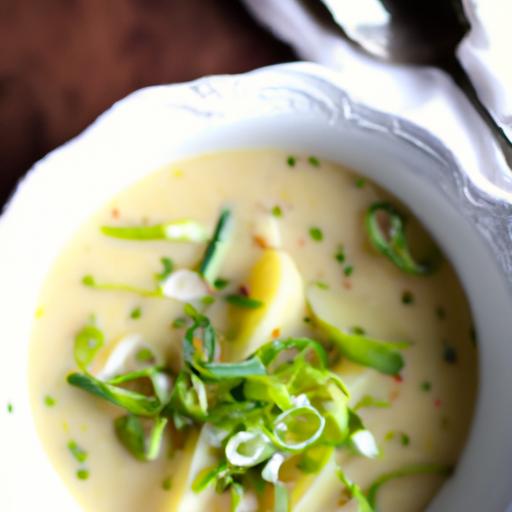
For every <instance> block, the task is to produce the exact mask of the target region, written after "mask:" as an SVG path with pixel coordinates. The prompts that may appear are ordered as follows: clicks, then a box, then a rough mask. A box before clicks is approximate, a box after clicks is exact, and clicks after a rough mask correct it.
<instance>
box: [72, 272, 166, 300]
mask: <svg viewBox="0 0 512 512" xmlns="http://www.w3.org/2000/svg"><path fill="white" fill-rule="evenodd" d="M82 284H83V285H84V286H87V287H88V288H93V289H95V290H103V291H111V292H128V293H135V294H136V295H140V296H141V297H163V295H162V292H161V291H160V289H159V288H157V289H155V290H147V289H144V288H139V287H137V286H132V285H129V284H124V283H98V282H97V281H96V279H95V278H94V277H93V276H92V275H90V274H89V275H86V276H84V277H83V278H82Z"/></svg>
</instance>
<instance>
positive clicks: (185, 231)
mask: <svg viewBox="0 0 512 512" xmlns="http://www.w3.org/2000/svg"><path fill="white" fill-rule="evenodd" d="M101 232H102V233H103V234H104V235H107V236H110V237H113V238H121V239H124V240H138V241H145V240H170V241H172V242H204V241H206V240H207V239H208V234H207V233H206V230H205V229H204V227H203V226H201V224H199V223H198V222H195V221H193V220H179V221H174V222H166V223H165V224H155V225H153V226H126V227H125V226H102V227H101Z"/></svg>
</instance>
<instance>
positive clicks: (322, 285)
mask: <svg viewBox="0 0 512 512" xmlns="http://www.w3.org/2000/svg"><path fill="white" fill-rule="evenodd" d="M315 285H316V286H317V287H318V288H320V289H321V290H328V289H329V285H328V284H327V283H325V282H324V281H316V282H315Z"/></svg>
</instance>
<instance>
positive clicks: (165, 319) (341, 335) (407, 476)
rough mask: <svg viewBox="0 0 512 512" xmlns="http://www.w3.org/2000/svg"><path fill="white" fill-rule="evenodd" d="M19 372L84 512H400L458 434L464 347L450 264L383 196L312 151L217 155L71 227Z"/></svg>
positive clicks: (456, 444)
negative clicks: (26, 373) (25, 368)
mask: <svg viewBox="0 0 512 512" xmlns="http://www.w3.org/2000/svg"><path fill="white" fill-rule="evenodd" d="M406 220H407V222H405V221H406ZM187 304H188V306H187ZM132 372H138V373H135V374H134V373H132ZM30 384H31V393H32V399H33V411H34V418H35V422H36V424H37V428H38V431H39V434H40V437H41V440H42V442H43V444H44V447H45V449H46V451H47V452H48V455H49V457H50V458H51V460H52V461H53V463H54V466H55V468H56V470H57V471H58V472H59V474H60V475H61V476H62V478H63V480H64V481H65V484H66V485H67V486H68V488H69V489H70V490H71V491H72V493H73V494H74V495H75V496H76V499H77V501H78V502H79V503H80V504H81V506H82V507H83V509H84V510H88V511H94V512H140V511H141V510H148V511H152V512H177V511H180V512H185V511H186V512H190V511H193V510H197V511H203V510H211V511H215V510H219V511H220V510H229V507H231V506H232V507H233V509H232V510H238V511H246V512H248V511H260V510H261V511H267V510H269V511H270V510H276V511H285V510H296V511H304V512H306V511H307V512H311V511H314V510H319V511H320V510H322V511H323V510H346V511H348V510H361V511H371V510H374V509H375V510H376V507H377V505H378V507H379V510H381V511H389V512H400V511H403V512H405V511H419V510H423V509H424V508H425V507H426V505H427V504H428V502H429V501H430V500H431V498H432V497H433V495H434V494H435V492H436V491H437V490H438V488H439V486H440V485H441V484H442V483H443V481H445V479H446V478H447V477H448V475H449V473H450V471H452V470H453V469H454V467H455V464H456V462H457V458H458V456H459V454H460V451H461V449H462V447H463V445H464V441H465V438H466V434H467V432H468V428H469V425H470V421H471V415H472V409H473V403H474V397H475V388H476V348H475V340H474V335H473V334H472V324H471V317H470V313H469V309H468V305H467V302H466V299H465V297H464V293H463V291H462V288H461V286H460V284H459V282H458V280H457V277H456V275H455V273H454V271H453V269H452V268H451V266H450V264H449V262H447V261H446V260H444V259H443V258H442V257H441V255H440V254H439V252H438V250H437V249H436V248H435V245H434V243H433V242H432V241H431V240H430V238H429V237H428V235H427V234H426V233H425V232H424V231H423V229H422V228H421V226H420V225H419V223H418V222H417V221H415V220H414V218H412V215H411V214H410V212H408V211H407V209H405V208H404V207H403V206H402V205H400V204H399V203H398V202H397V201H396V200H395V199H394V198H392V197H391V196H389V194H387V193H385V192H384V191H383V190H381V189H380V188H379V187H377V186H376V185H374V184H373V183H370V182H369V181H368V180H365V179H362V178H361V177H359V176H357V175H355V174H354V173H352V172H349V171H348V170H345V169H343V168H340V167H339V166H338V165H334V164H331V163H328V162H326V161H322V160H319V159H317V158H316V157H314V156H308V155H304V156H299V155H287V154H285V153H282V152H278V151H240V152H227V153H219V154H212V155H207V156H203V157H200V158H194V159H191V160H186V161H183V162H179V163H176V164H172V165H170V166H168V167H166V168H164V169H162V170H160V171H158V172H156V173H154V174H151V175H149V176H148V177H146V178H145V179H144V180H142V181H141V182H140V183H137V184H136V185H134V186H132V187H131V188H129V189H128V190H125V191H123V192H122V193H120V194H119V195H118V196H117V197H115V198H114V199H113V200H112V201H111V202H110V203H109V204H107V205H106V206H105V207H104V208H103V209H101V210H100V211H99V212H98V213H97V214H95V215H94V216H93V217H92V218H91V219H90V220H89V221H88V222H87V223H86V224H85V225H84V226H82V227H81V228H80V229H79V230H78V232H77V234H76V236H75V237H74V238H73V240H72V241H71V242H70V243H69V245H68V246H67V247H66V248H65V249H64V250H63V252H62V254H61V255H60V257H59V258H58V259H57V261H56V263H55V265H54V267H53V268H52V269H51V271H50V273H49V275H48V278H47V281H46V284H45V286H44V288H43V290H42V293H41V296H40V304H39V308H38V310H37V312H36V319H35V322H34V330H33V339H32V345H31V361H30ZM345 386H346V388H348V390H346V389H345ZM382 482H385V483H383V484H382V485H379V484H380V483H382Z"/></svg>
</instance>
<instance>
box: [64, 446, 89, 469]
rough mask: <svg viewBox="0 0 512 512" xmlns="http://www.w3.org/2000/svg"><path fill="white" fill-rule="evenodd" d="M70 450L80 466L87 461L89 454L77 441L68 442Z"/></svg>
mask: <svg viewBox="0 0 512 512" xmlns="http://www.w3.org/2000/svg"><path fill="white" fill-rule="evenodd" d="M68 450H69V452H70V453H71V455H72V456H73V458H74V459H75V460H76V461H77V462H79V463H80V464H83V463H84V462H85V461H86V460H87V452H86V451H85V450H84V449H83V448H81V447H80V446H79V445H78V443H77V442H76V441H69V442H68Z"/></svg>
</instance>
